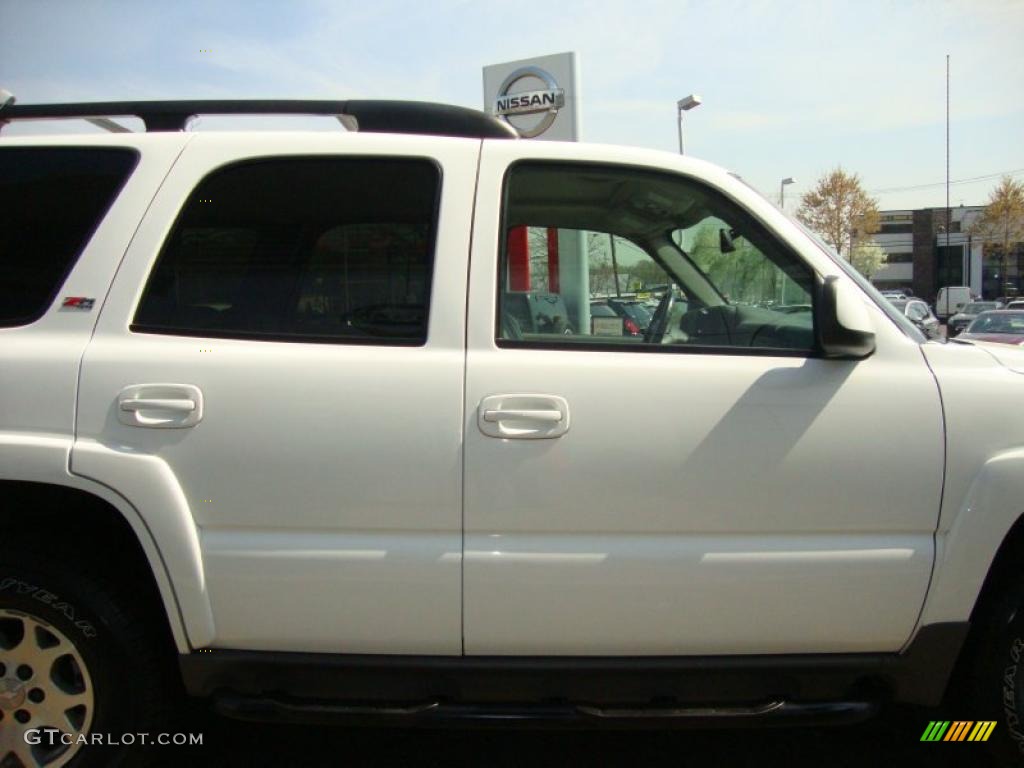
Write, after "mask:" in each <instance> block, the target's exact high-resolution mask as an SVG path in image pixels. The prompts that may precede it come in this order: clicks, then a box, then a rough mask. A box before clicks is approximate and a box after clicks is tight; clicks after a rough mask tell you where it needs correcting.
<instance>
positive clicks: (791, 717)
mask: <svg viewBox="0 0 1024 768" xmlns="http://www.w3.org/2000/svg"><path fill="white" fill-rule="evenodd" d="M214 709H215V711H216V712H217V713H218V714H220V715H223V716H225V717H230V718H234V719H236V720H250V721H258V722H266V721H271V722H276V723H304V724H310V723H314V724H321V725H334V724H346V725H357V724H363V723H365V724H369V725H388V724H393V725H401V726H427V727H430V726H444V725H459V724H464V725H475V726H479V725H515V724H520V725H527V724H532V725H553V726H557V725H566V726H577V727H586V726H588V725H589V726H594V727H615V726H618V727H631V726H632V727H644V726H648V727H650V726H654V727H691V728H712V727H716V726H726V727H751V726H772V725H839V724H846V723H856V722H860V721H862V720H866V719H868V718H869V717H871V716H872V715H874V714H875V712H876V711H877V709H878V705H877V704H876V703H875V702H867V701H823V702H789V701H772V702H767V703H762V704H756V705H749V706H719V707H671V706H668V707H609V706H602V707H598V706H593V705H583V704H576V705H574V704H558V705H549V704H538V705H536V706H515V705H499V704H477V705H471V704H443V703H441V702H439V701H424V702H402V703H396V704H348V703H334V702H327V701H305V700H301V699H278V698H272V697H252V696H240V695H236V694H232V693H224V694H221V695H220V696H218V697H217V698H216V699H215V702H214Z"/></svg>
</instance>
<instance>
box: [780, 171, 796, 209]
mask: <svg viewBox="0 0 1024 768" xmlns="http://www.w3.org/2000/svg"><path fill="white" fill-rule="evenodd" d="M795 182H796V179H794V178H793V177H792V176H787V177H786V178H784V179H783V180H782V181H780V182H779V208H781V209H782V210H786V185H787V184H793V183H795Z"/></svg>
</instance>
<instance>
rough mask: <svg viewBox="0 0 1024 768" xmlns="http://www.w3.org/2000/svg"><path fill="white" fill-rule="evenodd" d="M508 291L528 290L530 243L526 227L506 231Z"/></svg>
mask: <svg viewBox="0 0 1024 768" xmlns="http://www.w3.org/2000/svg"><path fill="white" fill-rule="evenodd" d="M508 289H509V290H510V291H528V290H530V243H529V242H528V241H527V239H526V227H512V228H511V229H510V230H509V231H508Z"/></svg>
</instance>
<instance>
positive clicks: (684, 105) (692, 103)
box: [676, 93, 701, 155]
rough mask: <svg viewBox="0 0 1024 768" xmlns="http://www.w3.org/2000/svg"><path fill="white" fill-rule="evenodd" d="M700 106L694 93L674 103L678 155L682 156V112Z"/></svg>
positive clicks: (699, 101)
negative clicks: (676, 119) (677, 127)
mask: <svg viewBox="0 0 1024 768" xmlns="http://www.w3.org/2000/svg"><path fill="white" fill-rule="evenodd" d="M700 104H701V98H700V96H698V95H697V94H695V93H691V94H690V95H689V96H687V97H686V98H684V99H680V100H679V101H677V102H676V115H677V117H678V118H679V119H678V123H679V154H680V155H681V154H683V112H689V111H690V110H691V109H693V108H694V107H699V106H700Z"/></svg>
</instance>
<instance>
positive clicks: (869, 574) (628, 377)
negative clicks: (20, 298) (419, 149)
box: [464, 143, 943, 655]
mask: <svg viewBox="0 0 1024 768" xmlns="http://www.w3.org/2000/svg"><path fill="white" fill-rule="evenodd" d="M486 144H487V146H486V147H485V151H484V156H483V161H482V166H481V174H480V178H481V180H482V181H481V188H480V190H479V192H478V208H477V220H476V224H475V235H474V245H473V254H472V272H471V287H470V310H469V329H468V339H469V341H468V344H469V348H468V353H467V398H466V412H465V445H466V447H465V451H466V473H465V478H466V481H465V482H466V492H465V528H466V544H465V566H464V567H465V579H464V582H465V585H464V622H465V649H466V653H467V654H515V655H549V654H562V655H641V654H652V655H681V654H753V653H806V652H840V651H844V652H845V651H850V652H852V651H882V650H890V651H891V650H897V649H899V648H900V647H901V645H902V644H903V643H904V642H906V641H907V640H908V638H909V636H910V635H911V633H912V631H913V628H914V626H915V622H916V620H917V616H918V613H919V610H920V607H921V604H922V601H923V598H924V595H925V591H926V587H927V582H928V578H929V573H930V569H931V565H932V557H933V544H932V533H933V530H934V527H935V523H936V518H937V510H938V505H939V494H940V491H941V473H942V461H943V449H942V444H943V435H942V421H941V413H940V406H939V401H938V395H937V391H936V387H935V383H934V381H933V379H932V377H931V375H930V373H929V371H928V369H927V367H926V366H925V364H924V362H923V360H922V359H921V354H920V351H919V349H918V348H917V346H916V343H914V342H913V340H911V339H909V338H907V337H906V336H904V335H903V334H902V333H901V331H900V330H899V329H898V328H897V327H896V326H894V325H891V324H888V322H889V321H888V320H886V319H885V317H884V316H883V315H882V314H881V313H880V312H877V311H876V312H875V316H876V317H877V323H878V326H879V332H878V349H877V351H876V353H875V354H874V355H873V356H872V357H870V358H868V359H866V360H860V361H848V360H828V359H823V358H822V357H820V356H819V355H818V353H817V352H816V350H815V337H814V319H813V318H814V315H813V311H812V304H813V295H814V284H815V280H816V279H817V278H818V277H820V274H819V272H820V270H821V269H822V264H823V263H824V264H825V265H826V268H827V265H828V264H830V262H828V261H827V260H825V259H823V257H822V255H821V254H818V261H817V262H816V263H815V262H812V261H809V257H808V256H807V254H806V253H803V254H802V253H801V252H800V251H799V250H798V249H796V248H795V247H794V246H793V245H790V244H787V241H786V239H785V238H784V237H782V236H780V235H778V234H773V232H772V231H771V230H770V229H769V228H768V227H767V226H766V225H764V224H763V223H762V222H761V220H759V218H758V217H757V216H755V215H752V213H751V212H750V210H749V206H746V205H744V204H742V203H740V202H737V198H738V197H739V196H740V195H741V194H743V192H742V191H738V190H737V188H738V187H740V186H741V185H740V184H739V183H738V182H736V183H734V184H733V185H732V187H729V188H728V191H729V193H730V194H729V195H727V194H724V193H723V192H722V191H721V188H719V189H716V188H715V187H714V186H712V185H711V184H709V183H705V182H703V181H702V180H701V179H700V178H699V173H698V171H694V170H693V169H688V170H689V171H690V175H686V176H684V175H683V174H682V172H670V171H664V170H658V169H654V168H644V167H642V166H643V163H642V162H638V163H637V164H634V165H631V166H617V165H612V164H608V163H602V162H598V161H597V160H594V161H591V160H589V159H588V158H587V157H586V156H585V154H584V153H583V151H582V150H579V151H577V154H578V155H580V157H579V159H578V160H576V161H574V162H572V163H566V162H561V161H558V160H555V159H545V155H546V156H548V157H551V155H552V152H551V151H550V150H548V149H546V148H541V147H537V148H533V147H529V148H526V147H522V146H508V147H503V146H495V143H486ZM531 152H533V153H535V155H534V159H531V158H530V156H529V153H531ZM716 183H717V184H719V185H721V184H724V183H725V182H722V181H719V182H716ZM746 194H747V195H748V196H749V195H750V193H746ZM739 199H743V198H742V197H739ZM498 222H500V225H499V224H498ZM791 241H792V238H791V239H790V241H789V242H791ZM805 247H806V246H805ZM832 271H833V272H835V273H837V272H839V270H838V268H835V266H834V265H832ZM876 310H877V308H876Z"/></svg>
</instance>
